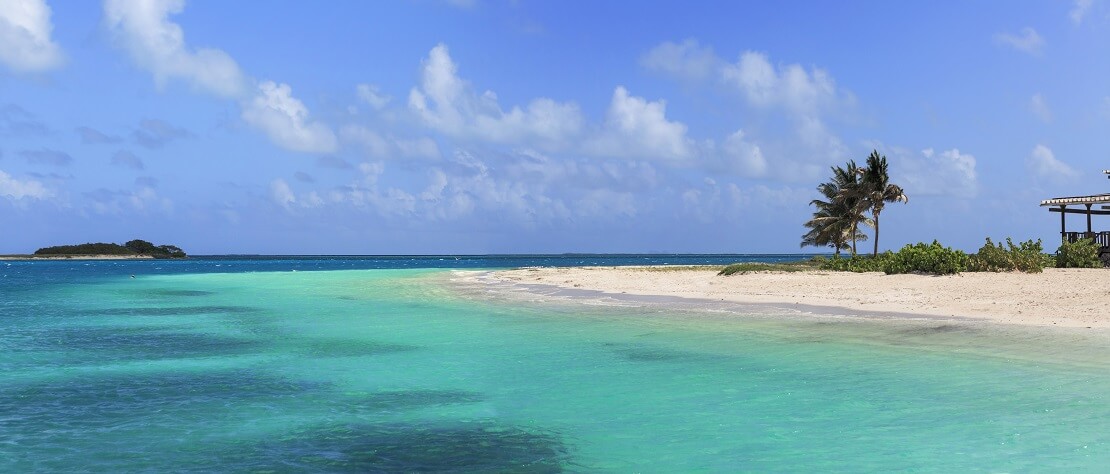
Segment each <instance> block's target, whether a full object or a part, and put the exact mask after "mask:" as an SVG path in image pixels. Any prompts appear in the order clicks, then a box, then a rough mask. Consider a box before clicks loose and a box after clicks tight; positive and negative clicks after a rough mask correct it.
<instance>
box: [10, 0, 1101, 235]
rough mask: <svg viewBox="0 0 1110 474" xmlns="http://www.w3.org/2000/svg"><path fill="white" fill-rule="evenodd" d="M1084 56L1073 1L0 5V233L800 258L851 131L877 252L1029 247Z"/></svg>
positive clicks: (1077, 144) (1088, 156)
mask: <svg viewBox="0 0 1110 474" xmlns="http://www.w3.org/2000/svg"><path fill="white" fill-rule="evenodd" d="M1108 53H1110V2H1105V1H1101V0H1076V1H1071V2H1067V1H1020V2H953V3H946V2H945V3H939V4H938V3H937V2H932V1H912V0H911V1H905V2H887V1H852V0H849V1H844V2H822V1H787V2H727V1H686V2H648V1H644V2H591V1H569V2H565V1H526V0H519V1H493V0H454V1H434V0H410V1H395V2H364V1H341V0H336V1H329V2H305V1H301V2H294V1H288V0H275V1H272V2H263V3H259V2H218V1H212V0H205V1H200V0H198V1H190V2H186V1H184V0H147V1H143V0H107V1H104V2H103V3H97V2H92V1H89V2H60V1H56V0H53V1H47V0H0V222H3V225H2V226H0V228H2V231H0V253H26V252H32V251H34V250H35V249H36V248H39V247H43V246H47V245H59V244H72V243H82V242H97V241H106V242H124V241H127V240H130V239H133V238H142V239H145V240H150V241H153V242H155V243H159V244H163V243H166V244H175V245H178V246H180V247H182V248H183V249H185V250H186V251H187V252H189V253H191V254H222V253H261V254H463V253H563V252H627V253H641V252H707V253H710V252H711V253H794V252H799V251H803V250H804V251H827V250H828V249H813V248H809V249H800V248H799V242H800V236H801V235H802V234H803V233H804V230H805V229H804V228H803V227H802V224H803V223H804V222H805V221H806V220H807V219H808V217H809V216H810V215H811V213H812V211H813V209H812V207H810V206H809V201H810V200H812V199H814V198H817V197H819V195H818V193H817V192H816V186H817V184H819V183H820V182H822V181H824V180H826V179H828V177H829V176H830V175H831V173H830V171H829V168H830V167H831V166H836V165H842V164H844V163H845V162H847V161H848V160H855V161H857V162H863V161H864V160H865V158H866V157H867V155H868V154H869V153H870V152H871V151H872V150H878V151H879V152H880V153H882V154H884V155H885V156H886V157H887V158H888V161H889V163H890V174H891V178H892V182H894V183H897V184H899V185H901V186H902V187H903V188H904V189H905V191H906V194H907V195H908V196H909V203H908V204H900V203H899V204H890V205H888V206H887V208H886V210H885V211H884V212H883V214H882V215H881V240H880V241H879V246H880V249H897V248H900V247H901V246H903V245H905V244H907V243H914V242H918V241H926V242H928V241H932V240H933V239H937V240H939V241H940V242H941V243H943V244H946V245H950V246H953V247H956V248H959V249H963V250H967V251H974V250H976V249H978V247H979V246H981V245H982V243H983V239H984V238H985V237H991V238H993V239H994V240H996V241H997V240H1001V239H1004V238H1006V237H1013V238H1015V239H1016V240H1025V239H1030V238H1032V239H1038V238H1039V239H1044V241H1045V247H1046V249H1047V250H1049V251H1052V250H1054V249H1055V248H1056V246H1057V244H1058V242H1059V235H1058V229H1059V216H1058V215H1056V214H1050V213H1049V212H1047V210H1046V209H1043V208H1040V207H1038V204H1039V202H1040V200H1042V199H1046V198H1050V197H1056V196H1061V195H1077V194H1091V193H1103V192H1110V189H1108V188H1110V182H1108V181H1107V180H1106V176H1105V175H1103V174H1102V170H1103V169H1108V168H1110V159H1108V158H1107V150H1110V133H1108V132H1110V54H1108ZM1102 220H1105V219H1100V218H1099V217H1096V218H1095V226H1096V227H1099V226H1102V227H1101V228H1103V229H1106V228H1110V222H1100V221H1102ZM1084 226H1085V221H1084V218H1083V217H1082V216H1071V217H1070V218H1069V227H1073V228H1074V229H1075V230H1081V229H1080V228H1081V227H1084ZM861 245H862V246H863V247H864V248H867V249H870V246H871V243H870V242H868V243H866V244H861Z"/></svg>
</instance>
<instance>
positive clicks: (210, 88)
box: [104, 0, 249, 97]
mask: <svg viewBox="0 0 1110 474" xmlns="http://www.w3.org/2000/svg"><path fill="white" fill-rule="evenodd" d="M184 8H185V1H184V0H106V1H105V2H104V17H105V21H106V24H107V26H108V29H109V31H110V32H111V33H112V34H114V35H115V36H116V39H117V41H118V42H119V43H120V45H121V46H122V47H123V48H125V49H127V51H128V52H129V53H130V54H131V58H132V59H133V60H135V62H136V63H138V64H139V65H140V66H141V67H143V68H144V69H147V70H149V71H150V72H151V73H152V74H154V79H155V81H156V82H157V83H158V85H159V86H160V87H161V86H164V85H165V83H166V82H168V81H169V80H171V79H181V80H184V81H185V82H187V83H188V84H189V85H190V86H192V87H193V88H194V89H197V90H201V91H204V92H208V93H211V94H216V95H218V96H222V97H239V96H240V95H241V94H242V93H243V92H244V91H245V90H246V84H247V83H248V82H249V81H248V80H247V78H246V76H244V74H243V73H242V71H240V70H239V65H238V64H236V63H235V60H234V59H232V58H231V56H228V54H227V53H225V52H223V51H221V50H219V49H213V48H199V49H196V50H192V49H190V48H189V47H188V45H186V44H185V33H184V32H183V31H182V29H181V26H179V25H178V24H176V23H174V22H171V21H169V17H170V15H175V14H178V13H181V11H182V10H184Z"/></svg>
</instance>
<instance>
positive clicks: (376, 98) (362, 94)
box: [355, 84, 393, 110]
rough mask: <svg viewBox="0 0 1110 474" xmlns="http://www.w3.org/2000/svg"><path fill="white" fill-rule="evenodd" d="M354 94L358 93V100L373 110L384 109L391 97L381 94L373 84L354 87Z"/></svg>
mask: <svg viewBox="0 0 1110 474" xmlns="http://www.w3.org/2000/svg"><path fill="white" fill-rule="evenodd" d="M355 92H357V93H358V98H359V100H361V101H363V102H366V103H367V104H369V105H370V106H371V107H373V108H374V109H375V110H381V109H384V108H385V106H386V105H388V104H389V101H390V100H393V98H392V97H390V96H388V95H386V94H383V93H382V92H381V90H379V89H378V86H376V85H374V84H359V85H358V86H356V87H355Z"/></svg>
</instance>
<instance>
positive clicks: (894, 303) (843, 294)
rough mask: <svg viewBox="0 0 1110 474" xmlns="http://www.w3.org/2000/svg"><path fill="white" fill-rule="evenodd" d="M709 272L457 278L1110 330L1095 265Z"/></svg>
mask: <svg viewBox="0 0 1110 474" xmlns="http://www.w3.org/2000/svg"><path fill="white" fill-rule="evenodd" d="M716 273H717V270H715V269H709V268H706V269H692V268H682V269H672V268H667V267H563V268H554V267H543V268H518V269H512V270H495V271H490V272H482V273H480V274H479V273H472V274H470V275H468V276H464V277H463V278H462V279H463V280H465V281H467V282H469V283H471V284H475V285H478V286H481V287H484V288H485V291H487V292H491V293H495V294H500V295H502V296H507V295H514V294H515V295H518V297H519V296H531V297H533V298H544V297H548V298H551V297H554V298H561V299H568V300H576V301H580V302H587V303H591V304H606V303H609V304H621V302H622V301H623V302H625V303H631V304H638V305H639V304H643V305H662V304H665V303H666V302H668V301H674V300H675V299H678V300H682V301H686V302H689V303H697V302H701V303H703V304H724V305H729V304H731V305H741V306H743V305H751V306H753V307H770V308H777V309H782V310H787V311H790V312H792V313H793V312H797V313H799V314H812V315H830V316H849V317H861V318H867V319H891V320H936V321H942V320H948V321H960V322H981V323H991V324H1004V325H1021V326H1040V327H1070V328H1080V329H1101V330H1105V329H1108V328H1110V311H1107V308H1110V271H1107V270H1102V269H1055V268H1049V269H1045V272H1044V273H1040V274H1025V273H964V274H959V275H946V276H932V275H913V274H910V275H885V274H882V273H849V272H831V271H823V270H812V271H801V272H751V273H746V274H737V275H732V276H717V274H716Z"/></svg>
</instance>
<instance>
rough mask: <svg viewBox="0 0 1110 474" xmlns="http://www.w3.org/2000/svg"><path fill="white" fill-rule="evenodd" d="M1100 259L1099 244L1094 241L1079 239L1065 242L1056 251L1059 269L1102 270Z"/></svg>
mask: <svg viewBox="0 0 1110 474" xmlns="http://www.w3.org/2000/svg"><path fill="white" fill-rule="evenodd" d="M1102 266H1103V264H1102V260H1100V259H1099V258H1098V244H1096V243H1095V241H1094V240H1090V239H1079V240H1077V241H1075V242H1064V243H1063V244H1062V245H1060V249H1059V250H1057V251H1056V267H1057V268H1102Z"/></svg>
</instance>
